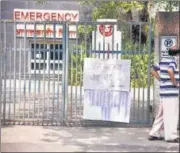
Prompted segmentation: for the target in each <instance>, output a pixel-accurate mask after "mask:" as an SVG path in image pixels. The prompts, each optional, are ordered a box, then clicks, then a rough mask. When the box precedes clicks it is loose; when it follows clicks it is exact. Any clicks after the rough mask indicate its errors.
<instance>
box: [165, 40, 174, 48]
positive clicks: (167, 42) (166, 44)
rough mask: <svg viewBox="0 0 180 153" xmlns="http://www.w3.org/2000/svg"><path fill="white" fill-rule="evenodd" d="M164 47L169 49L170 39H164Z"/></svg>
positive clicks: (171, 43) (171, 42)
mask: <svg viewBox="0 0 180 153" xmlns="http://www.w3.org/2000/svg"><path fill="white" fill-rule="evenodd" d="M164 45H165V46H166V47H168V48H170V47H171V46H172V45H173V41H172V39H166V40H165V41H164Z"/></svg>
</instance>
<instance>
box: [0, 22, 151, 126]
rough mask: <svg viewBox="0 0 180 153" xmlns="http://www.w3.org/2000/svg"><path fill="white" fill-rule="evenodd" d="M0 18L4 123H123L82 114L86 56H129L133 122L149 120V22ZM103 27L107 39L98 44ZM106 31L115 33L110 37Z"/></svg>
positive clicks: (148, 122)
mask: <svg viewBox="0 0 180 153" xmlns="http://www.w3.org/2000/svg"><path fill="white" fill-rule="evenodd" d="M1 23H2V31H3V33H2V35H1V40H2V41H1V44H2V50H1V59H2V60H1V61H0V62H1V63H0V66H1V67H0V70H1V73H0V74H1V76H0V77H1V80H2V96H1V100H2V107H1V108H2V118H1V120H2V122H3V124H33V125H62V124H63V125H64V124H73V125H74V124H78V125H79V124H80V125H111V126H112V125H121V124H119V123H112V122H100V121H84V120H83V119H82V113H83V96H84V92H83V84H82V80H83V60H84V58H85V57H93V58H101V59H109V58H114V59H120V58H121V59H131V61H132V65H131V92H132V95H133V98H132V106H131V119H130V124H129V125H131V124H138V125H149V124H150V123H151V121H152V114H151V111H150V106H151V105H152V104H153V99H154V98H153V91H154V90H153V79H152V78H151V76H150V65H151V63H152V62H153V52H152V48H151V46H152V44H151V25H150V24H149V23H142V22H138V23H136V22H123V21H118V22H109V23H108V22H86V23H84V22H77V23H67V22H15V21H7V20H4V21H1ZM105 25H108V26H107V27H106V26H105ZM97 27H98V28H97ZM99 27H100V28H101V30H102V31H100V32H101V34H102V36H103V42H102V43H99V44H98V43H97V41H98V38H97V37H96V33H97V31H98V30H99ZM106 28H107V31H106ZM117 31H120V32H121V41H122V42H121V44H118V43H116V41H115V39H114V35H116V32H117ZM106 32H107V33H106ZM108 33H110V35H111V36H112V39H111V40H110V41H109V42H108V43H107V42H106V41H105V40H106V36H108Z"/></svg>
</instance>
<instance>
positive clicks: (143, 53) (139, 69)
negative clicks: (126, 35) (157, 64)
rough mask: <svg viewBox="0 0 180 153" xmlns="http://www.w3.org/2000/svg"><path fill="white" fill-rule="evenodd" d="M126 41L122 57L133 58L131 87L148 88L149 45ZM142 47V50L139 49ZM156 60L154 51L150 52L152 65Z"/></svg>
mask: <svg viewBox="0 0 180 153" xmlns="http://www.w3.org/2000/svg"><path fill="white" fill-rule="evenodd" d="M124 43H125V45H124V46H125V50H126V51H125V53H124V54H123V55H122V57H121V58H122V59H130V60H131V87H133V88H146V87H147V85H148V67H149V66H148V60H149V54H148V46H147V45H145V46H139V44H132V42H130V41H126V42H124ZM139 48H141V49H140V51H138V50H139ZM153 62H154V52H151V53H150V66H151V65H152V64H153ZM152 85H153V78H151V86H152Z"/></svg>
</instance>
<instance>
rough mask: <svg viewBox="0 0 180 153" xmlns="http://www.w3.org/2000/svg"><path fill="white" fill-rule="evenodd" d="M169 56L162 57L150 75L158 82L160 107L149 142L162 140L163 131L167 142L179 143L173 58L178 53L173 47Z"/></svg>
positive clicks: (177, 92)
mask: <svg viewBox="0 0 180 153" xmlns="http://www.w3.org/2000/svg"><path fill="white" fill-rule="evenodd" d="M169 54H170V55H171V56H164V57H162V59H161V61H160V63H159V65H154V66H153V71H152V75H153V76H155V78H156V79H158V80H159V81H160V106H159V111H158V113H157V116H156V118H155V121H154V123H153V127H152V129H151V131H150V133H149V140H162V137H161V135H160V132H161V130H162V129H164V137H165V140H166V141H167V142H179V137H178V130H177V127H178V118H179V97H178V96H179V83H178V81H179V72H178V70H177V62H176V61H177V60H176V57H175V56H177V57H179V52H178V50H177V49H176V47H173V48H172V49H170V52H169ZM158 71H160V75H159V73H158Z"/></svg>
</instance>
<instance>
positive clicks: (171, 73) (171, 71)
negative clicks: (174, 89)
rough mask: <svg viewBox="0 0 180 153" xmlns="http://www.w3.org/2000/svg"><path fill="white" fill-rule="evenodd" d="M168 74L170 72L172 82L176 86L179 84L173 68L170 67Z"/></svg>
mask: <svg viewBox="0 0 180 153" xmlns="http://www.w3.org/2000/svg"><path fill="white" fill-rule="evenodd" d="M168 74H169V77H170V79H171V81H172V83H173V84H174V85H175V86H178V82H177V80H176V78H175V76H174V70H173V69H172V68H169V69H168Z"/></svg>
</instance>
